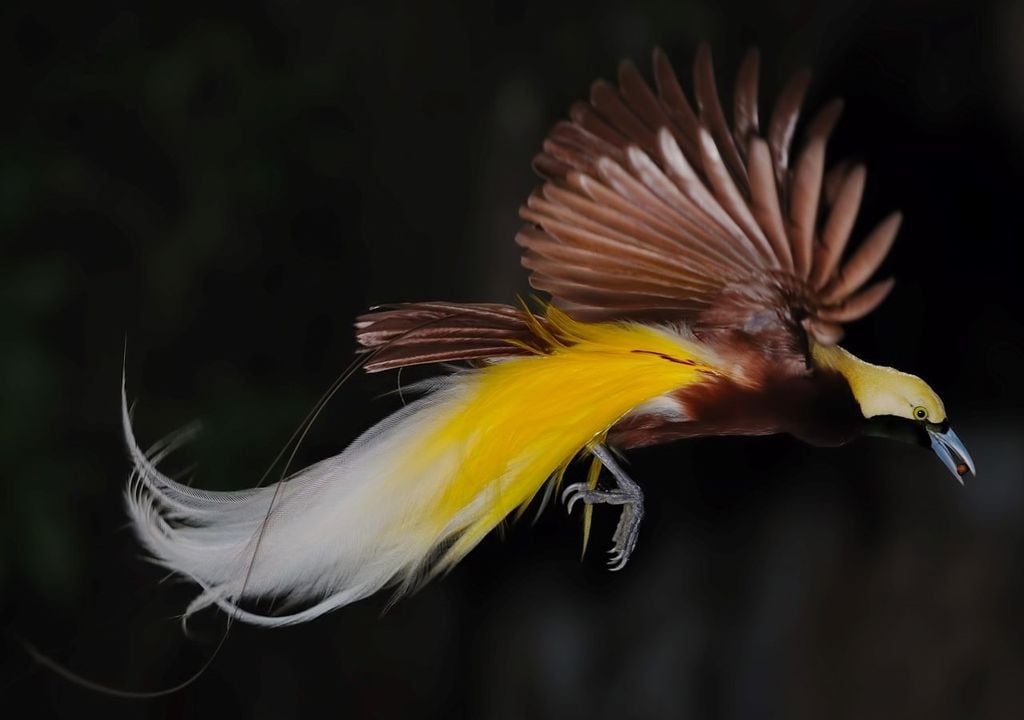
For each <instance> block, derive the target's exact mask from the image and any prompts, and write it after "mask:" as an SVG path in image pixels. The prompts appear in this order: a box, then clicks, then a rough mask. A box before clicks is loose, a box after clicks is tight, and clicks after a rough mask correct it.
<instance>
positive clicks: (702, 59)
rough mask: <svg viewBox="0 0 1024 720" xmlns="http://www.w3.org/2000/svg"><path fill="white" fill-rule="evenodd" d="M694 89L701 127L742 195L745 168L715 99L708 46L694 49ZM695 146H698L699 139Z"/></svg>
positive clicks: (719, 105) (745, 183)
mask: <svg viewBox="0 0 1024 720" xmlns="http://www.w3.org/2000/svg"><path fill="white" fill-rule="evenodd" d="M693 88H694V90H693V92H694V95H695V96H696V97H697V106H698V107H699V108H700V119H701V124H702V125H703V126H704V127H705V128H706V129H707V131H708V132H710V133H711V137H712V138H714V144H715V145H716V146H717V149H718V154H719V155H721V157H722V160H723V162H724V164H725V167H727V168H728V170H729V172H730V173H731V174H732V177H733V179H734V181H735V182H736V185H737V186H738V187H739V188H740V191H741V192H742V193H743V194H744V195H745V194H746V193H747V190H748V187H747V169H746V167H745V166H744V165H743V160H742V159H741V158H740V153H739V151H738V150H737V149H736V143H735V142H733V139H732V133H731V132H730V131H729V124H728V123H727V122H726V120H725V112H723V110H722V103H721V101H720V100H719V99H718V88H717V87H716V84H715V67H714V63H713V62H712V60H711V48H710V47H708V45H707V43H701V44H700V46H699V47H698V48H697V57H696V59H695V60H694V64H693ZM697 145H698V147H701V143H700V141H699V139H698V143H697ZM702 155H703V153H702Z"/></svg>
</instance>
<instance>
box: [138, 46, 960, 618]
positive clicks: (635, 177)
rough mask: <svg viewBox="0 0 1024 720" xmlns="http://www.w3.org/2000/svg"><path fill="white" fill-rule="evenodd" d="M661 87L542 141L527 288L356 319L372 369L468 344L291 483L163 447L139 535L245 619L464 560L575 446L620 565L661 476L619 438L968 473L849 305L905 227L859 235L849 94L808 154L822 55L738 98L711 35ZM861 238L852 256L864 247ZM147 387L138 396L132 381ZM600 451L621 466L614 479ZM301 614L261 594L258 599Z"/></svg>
mask: <svg viewBox="0 0 1024 720" xmlns="http://www.w3.org/2000/svg"><path fill="white" fill-rule="evenodd" d="M653 64H654V79H655V84H654V87H653V88H652V87H651V86H649V85H648V84H647V82H646V81H645V80H644V79H643V77H642V75H641V74H640V72H639V71H638V70H637V68H636V67H635V66H634V65H633V64H632V63H630V62H625V63H623V64H622V65H621V66H620V68H619V78H618V87H615V86H613V85H612V84H609V83H607V82H603V81H598V82H596V83H595V84H594V85H593V86H592V88H591V92H590V98H589V101H588V102H578V103H576V104H575V105H573V106H572V108H571V109H570V113H569V115H570V119H569V120H567V121H563V122H559V123H558V124H557V125H555V127H554V128H553V129H552V130H551V132H550V134H549V136H548V137H547V139H546V140H545V141H544V145H543V151H542V152H541V153H540V154H539V155H538V156H537V157H536V158H535V161H534V166H535V168H536V170H537V172H538V173H539V175H540V176H541V177H542V179H543V183H542V184H541V185H540V186H539V187H538V188H537V189H536V190H535V191H534V192H533V194H532V195H531V196H530V197H529V199H528V200H527V202H526V204H525V205H524V206H523V207H522V209H521V211H520V214H521V216H522V218H523V219H524V220H525V221H526V225H525V227H524V228H523V229H522V231H521V232H520V233H519V235H518V237H517V238H516V240H517V242H518V243H519V245H520V246H521V247H522V248H523V256H522V263H523V265H524V266H525V267H526V268H527V269H528V270H529V271H530V273H531V274H530V283H531V285H532V286H533V287H534V288H535V289H537V290H539V291H543V292H545V293H548V294H549V295H550V296H551V300H550V302H549V303H548V304H546V305H543V306H542V308H541V309H540V310H539V311H536V312H535V311H533V310H531V309H529V308H528V307H527V306H525V305H518V306H513V305H497V304H455V303H446V302H420V303H409V304H399V305H392V306H386V307H381V308H374V309H373V310H372V311H371V312H369V313H368V314H366V315H363V316H361V317H359V318H358V319H357V321H356V336H357V339H358V341H359V343H360V344H361V346H362V348H363V350H364V352H365V355H364V356H363V358H362V364H363V366H364V367H365V368H366V370H368V371H370V372H379V371H385V370H391V369H395V368H402V367H406V366H410V365H417V364H428V363H445V364H446V366H448V367H450V364H451V363H453V362H456V361H458V362H464V363H466V367H464V368H462V369H457V370H455V371H451V370H447V371H446V374H443V375H441V376H440V377H438V378H436V379H434V380H431V381H429V382H426V383H421V384H420V385H419V386H418V390H419V391H420V392H421V393H422V397H420V398H419V399H417V400H416V401H415V402H412V403H411V404H409V405H407V406H405V407H403V408H402V409H400V410H398V411H397V412H396V413H394V414H393V415H391V416H390V417H388V418H386V419H385V420H383V421H381V422H380V423H378V424H377V425H376V426H374V427H372V428H370V429H369V430H368V431H366V432H365V433H364V434H363V435H362V436H361V437H359V438H358V439H357V440H356V441H355V442H353V443H352V444H351V445H350V446H349V447H348V448H347V449H345V450H344V451H343V452H342V453H341V454H339V455H336V456H334V457H332V458H329V459H326V460H323V461H321V462H318V463H316V464H315V465H312V466H311V467H308V468H306V469H304V470H302V471H300V472H298V473H295V474H293V475H292V476H290V477H288V478H286V479H285V480H283V481H282V482H281V483H278V484H277V485H275V486H268V487H256V488H252V489H249V490H242V491H237V492H209V491H204V490H199V489H195V488H192V487H190V486H186V485H183V484H180V483H178V482H175V481H174V480H172V479H170V478H168V477H167V476H166V475H164V474H163V473H161V472H160V470H158V469H157V464H158V463H159V461H161V460H162V459H163V458H164V457H165V456H166V455H167V454H168V453H170V452H171V451H173V450H174V449H175V448H176V447H177V446H179V445H180V444H181V442H182V441H183V440H184V436H182V435H179V436H177V437H174V438H170V439H168V440H166V441H164V442H162V443H159V444H158V445H157V446H156V447H155V448H154V449H153V450H151V451H149V452H143V451H142V450H141V449H140V448H139V445H138V444H137V442H136V440H135V437H134V434H133V432H132V428H131V423H130V419H129V413H128V409H127V402H126V401H124V402H123V420H124V429H125V434H126V437H127V441H128V446H129V449H130V452H131V455H132V459H133V463H134V471H133V473H132V476H131V479H130V480H129V484H128V487H127V490H126V497H127V505H128V509H129V511H130V513H131V517H132V520H133V522H134V527H135V530H136V533H137V534H138V536H139V538H140V539H141V541H142V543H143V545H144V546H145V547H146V549H147V550H148V551H149V553H150V554H151V555H152V558H153V559H154V560H155V561H156V562H158V563H159V564H161V565H163V566H166V567H167V568H170V569H171V570H173V571H174V572H176V573H179V574H181V575H184V576H186V577H188V578H191V579H192V580H194V581H195V582H196V583H197V584H198V585H199V586H200V588H201V593H200V594H199V595H198V597H197V598H195V600H194V601H193V602H192V603H191V604H190V606H189V607H188V609H187V611H186V617H187V616H188V615H189V614H191V613H193V612H195V611H197V610H199V609H202V608H205V607H208V606H211V605H216V606H219V607H220V608H222V609H223V610H225V611H226V612H228V613H230V614H231V615H232V616H234V617H236V618H238V619H240V620H242V621H246V622H250V623H254V624H258V625H264V626H280V625H287V624H292V623H298V622H303V621H306V620H310V619H312V618H314V617H317V616H319V615H321V614H323V613H325V612H328V611H330V610H332V609H335V608H338V607H341V606H344V605H347V604H349V603H352V602H354V601H357V600H359V599H361V598H365V597H367V596H369V595H371V594H373V593H375V592H377V591H378V590H381V589H382V588H384V587H386V586H389V585H390V586H397V590H398V592H399V593H401V592H402V591H405V590H408V589H410V588H412V587H414V586H415V585H417V584H418V583H420V582H421V581H423V580H425V579H427V578H429V577H431V576H433V575H435V574H437V573H439V572H442V571H445V570H447V569H449V568H451V567H452V566H453V565H454V564H455V563H457V562H458V561H459V560H460V559H461V558H463V557H464V556H465V555H466V554H467V553H468V552H469V551H470V550H472V548H473V547H474V546H475V545H476V544H477V543H479V542H480V540H481V539H482V538H483V537H484V536H485V535H487V534H488V533H489V532H490V531H491V530H492V529H494V527H495V526H496V525H498V524H499V523H501V522H502V521H503V520H504V519H505V518H506V517H507V516H508V515H509V514H511V513H513V512H515V511H517V510H519V511H522V510H523V509H525V508H526V506H527V505H529V504H530V503H531V501H532V500H533V499H534V498H535V496H537V494H538V493H539V492H540V491H541V490H542V489H543V488H544V486H545V485H547V489H546V491H545V493H544V495H543V501H542V502H546V500H547V498H548V497H549V496H550V494H551V493H552V491H553V490H554V489H556V488H558V487H559V485H560V483H561V480H562V477H563V474H564V472H565V470H566V467H567V466H568V465H569V464H570V463H571V462H572V461H573V460H574V459H575V458H577V457H581V456H582V457H587V458H590V459H591V468H590V473H589V474H588V476H587V479H586V480H585V481H583V482H578V483H574V484H571V485H568V486H567V487H565V488H564V490H563V491H562V497H563V499H564V500H565V501H566V503H567V505H568V507H569V509H570V511H571V510H572V508H573V506H574V505H575V504H577V503H582V504H583V506H584V508H585V510H584V518H585V525H584V534H585V537H586V534H587V533H588V532H589V523H590V513H591V510H592V508H593V506H594V505H598V504H608V505H614V506H618V507H619V508H620V513H621V515H620V519H619V523H618V526H617V529H616V530H615V533H614V537H613V548H612V551H611V552H612V554H611V566H612V568H613V569H619V568H621V567H623V566H624V565H625V564H626V562H627V560H628V559H629V557H630V555H631V553H632V552H633V550H634V548H635V546H636V542H637V535H638V531H639V528H640V523H641V519H642V517H643V494H642V492H641V489H640V486H639V485H638V484H637V483H636V482H634V481H633V480H632V479H631V478H630V477H629V476H628V475H627V474H626V473H625V472H624V471H623V469H622V467H621V465H620V464H619V462H618V460H617V454H616V451H622V450H629V449H631V448H636V447H641V446H645V445H652V444H656V443H663V442H668V441H670V440H675V439H680V438H694V437H701V436H708V435H767V434H774V433H788V434H791V435H794V436H796V437H798V438H800V439H802V440H805V441H807V442H809V443H812V444H815V445H840V444H843V443H846V442H848V441H850V440H852V439H854V438H856V437H858V436H861V435H865V434H868V435H883V436H886V437H892V438H897V439H900V440H906V441H909V442H913V443H917V444H919V445H923V446H925V447H930V448H931V449H932V450H934V451H935V453H936V454H937V455H938V457H939V458H940V459H941V460H942V462H943V463H944V464H945V465H946V467H947V468H949V470H950V471H951V472H952V473H953V474H954V475H955V476H956V477H957V478H958V479H960V478H962V477H963V476H964V475H966V474H967V473H971V474H973V473H974V463H973V461H972V460H971V457H970V455H969V454H968V452H967V450H966V449H965V448H964V446H963V444H962V443H961V441H960V440H959V438H958V437H957V436H956V434H955V433H954V432H953V430H952V429H951V428H950V426H949V421H948V420H947V417H946V410H945V408H944V406H943V403H942V401H941V400H940V399H939V396H938V395H937V394H936V393H935V392H934V391H933V390H932V389H931V388H930V387H929V386H928V385H927V384H926V383H925V382H924V381H923V380H921V379H920V378H917V377H915V376H913V375H909V374H907V373H903V372H900V371H897V370H894V369H892V368H887V367H880V366H878V365H872V364H870V363H867V362H865V361H863V360H860V359H858V358H857V357H854V356H853V355H852V354H850V353H849V352H848V351H846V350H844V349H843V348H841V347H840V346H839V345H837V342H838V341H839V340H840V339H841V336H842V329H841V325H842V324H843V323H847V322H850V321H853V320H857V319H859V318H861V317H863V316H864V315H866V314H867V313H869V312H871V311H872V310H874V309H875V308H876V307H877V306H878V305H879V304H880V303H881V302H882V300H883V299H884V298H885V297H886V295H887V294H888V293H889V291H890V290H891V289H892V287H893V281H892V280H891V279H886V280H881V281H878V282H874V283H873V284H869V283H868V281H869V280H870V278H871V276H872V275H874V273H875V271H876V270H877V269H878V267H879V265H880V264H881V262H882V260H883V259H884V257H885V256H886V254H887V253H888V251H889V249H890V247H891V246H892V243H893V240H894V238H895V236H896V233H897V229H898V227H899V224H900V215H899V214H898V213H895V214H893V215H891V216H889V217H888V218H886V219H884V220H883V221H882V222H881V223H880V224H878V226H877V227H876V228H875V229H874V230H873V231H872V232H870V233H869V234H868V235H867V237H866V238H865V239H864V240H863V242H861V243H860V244H859V245H858V246H857V248H856V249H855V250H853V251H852V252H849V253H847V252H846V248H847V244H848V240H849V238H850V235H851V230H852V228H853V225H854V220H855V218H856V216H857V212H858V208H859V205H860V201H861V195H862V191H863V189H864V180H865V171H864V168H863V167H862V166H860V165H850V164H846V163H840V164H837V165H835V166H834V168H832V169H831V170H830V171H828V172H827V173H826V172H825V146H826V141H827V139H828V137H829V134H830V133H831V131H832V129H833V126H834V125H835V123H836V121H837V120H838V118H839V114H840V111H841V103H840V102H839V101H834V102H832V103H830V104H827V105H826V106H825V107H824V108H823V109H822V110H821V111H820V112H819V113H818V114H817V115H815V116H814V117H813V118H812V119H811V120H810V122H809V123H807V124H806V127H805V128H804V129H803V139H802V143H801V145H800V146H799V149H798V150H796V151H795V152H793V151H791V148H792V140H793V137H794V135H795V130H796V126H797V123H798V118H799V115H800V109H801V106H802V104H803V99H804V95H805V93H806V90H807V86H808V80H809V75H808V73H806V72H803V73H800V74H798V75H796V76H795V77H794V78H793V79H792V80H791V81H790V82H789V83H788V84H787V85H786V86H785V88H784V89H783V91H782V93H781V94H780V96H779V98H778V100H777V102H776V103H775V105H774V109H773V111H772V113H771V116H770V118H769V119H768V121H767V123H762V121H761V118H760V116H759V112H758V75H759V59H758V55H757V53H756V52H751V53H750V54H748V55H747V57H746V59H745V60H744V62H743V63H742V65H741V68H740V70H739V75H738V78H737V81H736V85H735V94H734V98H733V103H732V110H733V120H732V123H731V125H730V124H729V122H728V121H727V120H726V116H725V112H724V110H723V108H722V104H721V102H720V100H719V97H718V93H717V89H716V84H715V76H714V70H713V67H712V61H711V55H710V52H709V51H708V49H707V47H706V46H702V47H701V48H700V49H699V50H698V52H697V55H696V60H695V63H694V78H693V96H694V99H695V100H696V106H694V105H693V104H691V102H690V101H689V100H688V99H687V96H686V95H685V94H684V92H683V90H682V88H681V86H680V83H679V81H678V79H677V77H676V75H675V73H674V72H673V70H672V68H671V66H670V64H669V62H668V60H667V59H666V56H665V55H664V54H663V53H662V52H661V51H659V50H656V51H655V52H654V58H653ZM844 256H845V258H844ZM122 398H123V393H122ZM602 471H607V473H608V475H610V482H608V483H605V484H602V483H600V482H599V480H600V475H601V472H602ZM266 597H273V598H275V599H277V600H278V601H281V600H283V601H285V602H286V603H291V604H292V607H293V608H294V607H297V608H298V609H292V610H290V611H289V612H287V613H284V614H266V613H262V612H258V611H256V610H253V609H244V608H243V607H241V604H243V603H245V604H247V605H249V606H250V607H251V606H252V601H254V600H257V599H259V598H266Z"/></svg>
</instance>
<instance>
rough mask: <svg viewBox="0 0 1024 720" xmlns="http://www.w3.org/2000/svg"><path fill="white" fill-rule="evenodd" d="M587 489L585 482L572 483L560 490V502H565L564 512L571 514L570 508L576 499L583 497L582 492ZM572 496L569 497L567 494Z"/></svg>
mask: <svg viewBox="0 0 1024 720" xmlns="http://www.w3.org/2000/svg"><path fill="white" fill-rule="evenodd" d="M587 490H589V488H588V487H587V484H586V483H573V484H572V485H569V486H568V487H566V488H565V490H563V491H562V502H563V503H565V504H566V512H567V513H569V514H572V508H573V506H574V505H575V504H576V501H577V500H579V499H580V498H582V497H583V494H584V493H585V492H586V491H587ZM570 495H571V496H572V497H569V496H570Z"/></svg>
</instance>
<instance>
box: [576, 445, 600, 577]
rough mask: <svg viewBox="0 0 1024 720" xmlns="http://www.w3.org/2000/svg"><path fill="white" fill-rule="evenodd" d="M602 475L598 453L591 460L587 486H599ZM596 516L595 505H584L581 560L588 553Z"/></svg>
mask: <svg viewBox="0 0 1024 720" xmlns="http://www.w3.org/2000/svg"><path fill="white" fill-rule="evenodd" d="M600 475H601V461H600V460H599V459H598V457H597V455H595V456H594V459H593V460H591V461H590V472H588V473H587V487H588V488H590V489H591V490H593V489H594V488H596V487H597V478H598V476H600ZM593 517H594V506H593V505H584V506H583V547H582V548H581V549H580V560H582V559H583V556H584V555H586V554H587V542H588V541H589V540H590V523H591V520H592V519H593Z"/></svg>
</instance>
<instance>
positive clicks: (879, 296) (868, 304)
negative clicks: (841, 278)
mask: <svg viewBox="0 0 1024 720" xmlns="http://www.w3.org/2000/svg"><path fill="white" fill-rule="evenodd" d="M895 283H896V281H895V280H893V279H892V278H887V279H885V280H879V281H878V282H876V283H874V284H873V285H870V286H868V287H867V288H866V289H864V290H861V291H860V292H858V293H857V294H856V295H854V296H852V297H850V298H848V299H847V300H844V301H843V303H842V304H841V305H839V306H838V307H835V308H826V309H824V310H819V311H818V317H820V318H821V319H822V320H825V321H828V322H837V323H846V322H850V321H852V320H859V319H860V318H862V317H864V316H865V315H867V314H868V313H869V312H871V311H872V310H874V309H875V308H876V307H878V306H879V305H881V304H882V301H883V300H885V298H886V296H887V295H888V294H889V293H890V291H892V287H893V285H895Z"/></svg>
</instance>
